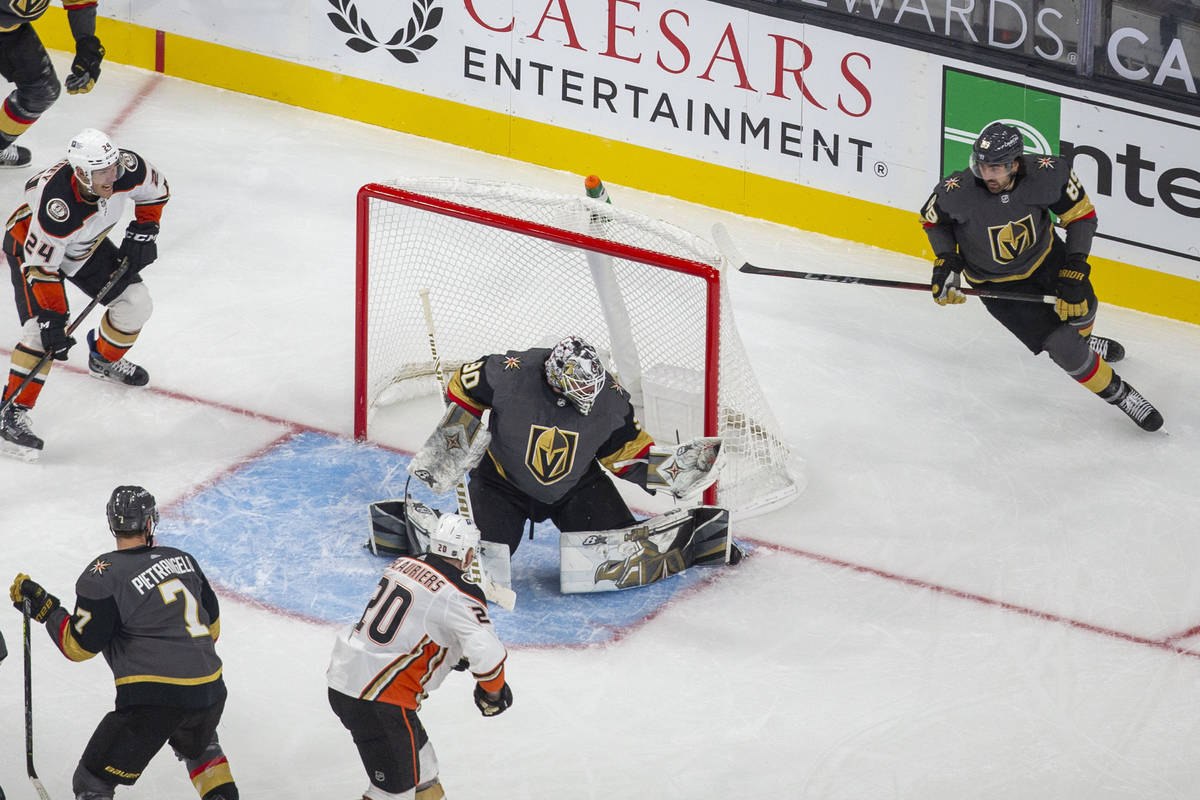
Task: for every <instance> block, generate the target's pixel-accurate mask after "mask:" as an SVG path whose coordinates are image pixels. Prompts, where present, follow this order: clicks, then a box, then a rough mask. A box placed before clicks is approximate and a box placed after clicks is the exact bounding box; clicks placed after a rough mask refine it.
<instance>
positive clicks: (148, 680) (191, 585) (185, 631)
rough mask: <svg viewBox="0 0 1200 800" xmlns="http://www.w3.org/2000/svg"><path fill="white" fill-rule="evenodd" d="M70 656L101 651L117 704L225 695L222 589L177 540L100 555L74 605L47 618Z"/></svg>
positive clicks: (193, 701) (175, 702) (193, 702)
mask: <svg viewBox="0 0 1200 800" xmlns="http://www.w3.org/2000/svg"><path fill="white" fill-rule="evenodd" d="M46 628H47V630H48V631H49V632H50V636H51V637H52V638H53V639H54V641H55V644H56V645H58V648H59V649H60V650H61V651H62V652H63V655H65V656H66V657H67V658H69V659H71V660H72V661H83V660H84V659H87V658H91V657H92V656H94V655H95V654H96V653H99V652H103V653H104V659H105V660H106V661H107V662H108V666H109V667H110V668H111V669H112V672H113V680H114V681H115V682H116V685H117V701H116V707H117V708H118V709H120V708H125V707H128V706H133V705H160V706H162V705H165V706H176V707H182V708H207V707H208V706H210V705H212V704H213V703H215V702H217V701H218V700H221V699H223V698H224V697H225V684H224V681H222V679H221V659H220V658H219V657H218V656H217V651H216V647H215V642H216V639H217V637H218V636H219V635H220V631H221V623H220V611H219V608H218V605H217V596H216V594H215V593H214V592H213V590H212V587H211V586H210V585H209V583H208V579H207V578H205V577H204V573H203V572H201V570H200V567H199V566H198V565H197V563H196V560H195V559H194V558H193V557H192V556H191V555H189V554H188V553H185V552H184V551H182V550H179V549H177V548H174V547H146V546H142V547H133V548H128V549H125V550H114V551H112V552H110V553H105V554H104V555H101V556H99V557H97V558H96V559H94V560H93V561H92V563H91V564H89V565H88V567H87V568H86V569H85V570H84V571H83V574H82V575H80V576H79V580H78V581H77V582H76V584H75V613H74V614H73V615H72V616H71V617H70V618H68V617H67V616H66V613H65V612H64V613H62V614H61V618H55V617H51V618H50V619H49V620H47V625H46Z"/></svg>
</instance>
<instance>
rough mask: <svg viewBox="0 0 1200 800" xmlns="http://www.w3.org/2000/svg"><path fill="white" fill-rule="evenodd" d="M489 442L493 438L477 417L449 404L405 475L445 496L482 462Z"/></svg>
mask: <svg viewBox="0 0 1200 800" xmlns="http://www.w3.org/2000/svg"><path fill="white" fill-rule="evenodd" d="M491 441H492V434H491V433H490V432H489V431H488V429H487V428H485V427H484V425H483V422H482V420H480V419H479V417H476V416H475V415H474V414H472V413H471V412H469V411H467V410H466V409H465V408H463V407H462V406H460V405H458V404H456V403H451V404H450V405H448V406H447V407H446V413H445V414H443V415H442V419H441V422H439V423H438V426H437V428H436V429H435V430H434V432H433V433H431V434H430V435H429V438H428V439H426V440H425V444H424V445H422V446H421V449H420V451H419V452H418V453H417V454H416V455H415V456H413V459H412V461H411V462H409V465H408V473H409V474H410V475H412V476H413V477H414V478H416V479H417V480H419V481H421V482H422V483H424V484H425V485H426V486H428V487H429V488H430V489H432V490H433V491H434V493H435V494H445V493H446V492H449V491H450V490H452V489H453V488H454V487H455V485H456V484H457V483H458V482H459V481H460V480H461V479H462V477H463V475H465V474H466V473H467V472H468V471H469V470H470V469H471V468H473V467H474V466H475V465H476V464H478V463H479V462H480V461H481V460H482V459H483V454H484V453H486V452H487V449H488V445H489V444H490V443H491Z"/></svg>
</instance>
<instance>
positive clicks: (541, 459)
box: [525, 425, 579, 485]
mask: <svg viewBox="0 0 1200 800" xmlns="http://www.w3.org/2000/svg"><path fill="white" fill-rule="evenodd" d="M578 450H579V434H578V433H576V432H575V431H564V430H561V429H560V428H557V427H552V428H547V427H545V426H544V425H530V426H529V444H528V445H527V446H526V448H525V466H526V467H528V468H529V471H530V472H531V473H533V477H535V478H537V479H538V482H539V483H543V484H547V485H548V484H551V483H554V482H556V481H560V480H562V479H563V478H565V477H567V475H570V474H571V468H572V467H573V466H574V465H575V454H576V452H578Z"/></svg>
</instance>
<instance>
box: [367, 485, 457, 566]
mask: <svg viewBox="0 0 1200 800" xmlns="http://www.w3.org/2000/svg"><path fill="white" fill-rule="evenodd" d="M367 516H368V519H369V521H370V525H371V538H370V539H368V540H367V544H366V547H367V548H368V549H369V550H370V551H371V552H372V553H374V554H376V555H388V556H419V555H421V553H424V552H426V551H427V550H429V534H430V533H431V532H432V531H433V529H434V528H436V527H437V521H438V517H439V516H441V512H440V511H438V510H437V509H436V508H430V507H429V506H427V505H425V504H424V503H422V502H419V501H417V500H412V499H409V500H408V502H407V503H406V502H405V501H404V500H379V501H377V502H375V503H371V504H370V505H369V506H367Z"/></svg>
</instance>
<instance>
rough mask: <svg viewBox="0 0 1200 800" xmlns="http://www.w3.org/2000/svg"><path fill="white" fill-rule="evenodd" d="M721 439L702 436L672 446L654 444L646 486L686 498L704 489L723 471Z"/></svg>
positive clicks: (651, 450)
mask: <svg viewBox="0 0 1200 800" xmlns="http://www.w3.org/2000/svg"><path fill="white" fill-rule="evenodd" d="M722 463H723V459H722V457H721V439H720V437H717V436H709V437H701V438H698V439H693V440H692V441H690V442H684V443H683V444H677V445H675V446H673V447H660V446H658V445H654V446H652V447H651V448H650V463H649V468H648V469H647V470H646V488H647V489H652V490H655V491H657V490H659V489H662V490H663V491H666V492H668V493H670V494H671V495H672V496H673V497H676V498H679V499H683V498H685V497H691V496H692V495H694V494H697V493H699V492H702V491H704V490H705V489H707V488H708V487H709V486H712V485H713V483H715V482H716V480H717V473H719V472H720V470H721V465H722Z"/></svg>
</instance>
